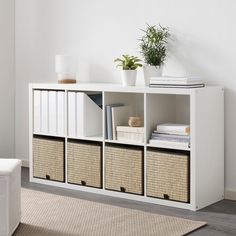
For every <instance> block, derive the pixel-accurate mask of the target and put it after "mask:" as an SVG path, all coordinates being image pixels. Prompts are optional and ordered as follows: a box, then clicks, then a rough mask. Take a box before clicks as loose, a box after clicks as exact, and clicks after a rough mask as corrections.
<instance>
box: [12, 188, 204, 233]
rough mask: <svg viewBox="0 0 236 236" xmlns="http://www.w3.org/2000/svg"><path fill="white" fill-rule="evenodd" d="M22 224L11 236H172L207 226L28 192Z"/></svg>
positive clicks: (23, 205)
mask: <svg viewBox="0 0 236 236" xmlns="http://www.w3.org/2000/svg"><path fill="white" fill-rule="evenodd" d="M21 222H22V223H21V224H20V225H19V227H18V229H17V230H16V232H15V234H14V236H52V235H53V236H54V235H55V236H62V235H71V236H75V235H76V236H93V235H94V236H130V235H132V236H149V235H155V236H159V235H160V236H169V235H171V236H172V235H186V234H188V233H190V232H192V231H194V230H196V229H198V228H200V227H202V226H204V225H205V224H206V223H205V222H199V221H192V220H186V219H181V218H177V217H168V216H162V215H158V214H152V213H147V212H143V211H138V210H132V209H127V208H121V207H115V206H110V205H106V204H101V203H96V202H91V201H86V200H80V199H76V198H70V197H64V196H58V195H54V194H48V193H44V192H39V191H33V190H28V189H22V221H21Z"/></svg>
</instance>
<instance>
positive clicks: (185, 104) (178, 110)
mask: <svg viewBox="0 0 236 236" xmlns="http://www.w3.org/2000/svg"><path fill="white" fill-rule="evenodd" d="M146 118H147V119H146V132H147V135H146V139H147V140H146V141H147V143H149V139H150V138H151V135H152V132H153V131H154V130H156V127H157V125H159V124H163V123H176V124H186V125H190V126H191V124H190V96H189V95H176V94H147V116H146ZM190 133H191V127H190ZM166 148H167V147H166Z"/></svg>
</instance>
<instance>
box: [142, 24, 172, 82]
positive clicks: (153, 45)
mask: <svg viewBox="0 0 236 236" xmlns="http://www.w3.org/2000/svg"><path fill="white" fill-rule="evenodd" d="M142 31H143V32H144V33H145V34H144V35H143V37H142V38H141V39H140V41H141V43H140V49H141V54H142V56H143V58H144V62H145V63H146V65H144V66H143V71H144V79H145V84H146V85H147V86H148V85H149V82H150V78H151V77H155V76H161V75H162V69H163V64H164V61H165V59H166V55H167V40H168V38H169V37H170V33H169V30H168V28H164V27H162V26H161V25H159V26H156V25H153V26H150V25H147V29H146V30H142Z"/></svg>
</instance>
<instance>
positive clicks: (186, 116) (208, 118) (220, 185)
mask: <svg viewBox="0 0 236 236" xmlns="http://www.w3.org/2000/svg"><path fill="white" fill-rule="evenodd" d="M35 90H40V91H41V90H43V91H61V92H64V93H65V98H64V99H65V108H64V109H65V110H64V113H65V114H64V118H65V119H64V122H65V123H64V126H65V134H64V135H52V134H49V133H47V132H34V109H33V107H34V96H33V94H34V91H35ZM70 91H78V92H85V93H87V92H91V91H93V92H100V93H101V94H102V99H103V100H102V104H103V113H102V114H103V115H102V122H101V127H102V130H103V132H102V136H101V137H97V136H95V137H70V136H68V132H67V128H68V108H67V106H68V104H67V95H68V92H70ZM112 103H124V104H128V105H130V106H131V107H132V112H133V114H135V115H139V116H141V117H143V119H144V130H145V134H144V137H145V139H144V140H145V142H144V143H141V144H140V143H133V142H122V141H117V140H107V139H106V136H105V133H106V125H105V122H106V120H105V109H104V108H105V106H106V105H108V104H112ZM157 122H158V123H162V122H165V123H166V122H180V123H189V124H190V130H191V137H190V140H191V146H190V147H188V148H181V147H178V146H174V145H172V146H163V147H159V148H166V149H181V150H186V151H188V152H189V153H190V203H182V202H176V201H170V200H165V199H158V198H152V197H147V196H146V189H145V186H146V151H147V149H148V148H149V147H155V145H150V144H149V143H148V141H149V138H150V135H151V132H152V131H153V129H154V128H155V126H156V124H157ZM34 135H42V136H55V137H63V138H65V147H67V140H68V139H81V140H88V141H98V142H101V143H102V144H103V150H104V147H105V145H106V144H107V143H115V144H121V145H122V144H124V145H127V144H128V145H134V146H135V145H137V146H143V148H144V195H143V196H139V195H134V194H127V193H122V192H115V191H110V190H106V189H105V187H104V181H105V178H104V174H105V173H104V158H105V156H104V152H103V188H102V189H97V188H90V187H85V186H79V185H73V184H69V183H67V150H65V183H59V182H56V181H49V180H44V179H38V178H35V177H34V176H33V136H34ZM29 142H30V143H29V147H30V150H29V153H30V158H29V160H30V181H31V182H35V183H40V184H45V185H51V186H57V187H62V188H68V189H74V190H79V191H86V192H91V193H96V194H104V195H109V196H114V197H120V198H126V199H130V200H137V201H143V202H148V203H154V204H160V205H165V206H172V207H178V208H183V209H189V210H193V211H196V210H199V209H201V208H204V207H206V206H208V205H210V204H213V203H215V202H217V201H220V200H222V199H223V198H224V89H223V88H222V87H219V86H207V87H204V88H195V89H179V88H176V89H175V88H148V87H122V86H121V85H116V84H102V83H100V84H95V83H92V84H91V83H90V84H86V83H78V84H71V85H70V84H67V85H63V84H30V85H29Z"/></svg>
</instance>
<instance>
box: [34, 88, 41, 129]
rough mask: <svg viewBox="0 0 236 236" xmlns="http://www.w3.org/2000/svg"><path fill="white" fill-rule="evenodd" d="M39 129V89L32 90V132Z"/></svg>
mask: <svg viewBox="0 0 236 236" xmlns="http://www.w3.org/2000/svg"><path fill="white" fill-rule="evenodd" d="M40 131H41V91H40V90H34V132H36V133H39V132H40Z"/></svg>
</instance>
